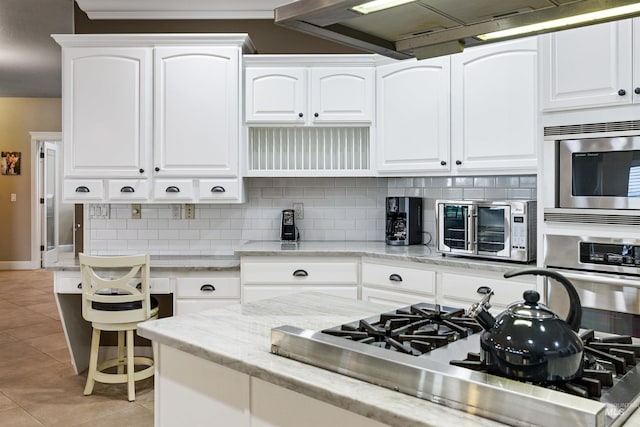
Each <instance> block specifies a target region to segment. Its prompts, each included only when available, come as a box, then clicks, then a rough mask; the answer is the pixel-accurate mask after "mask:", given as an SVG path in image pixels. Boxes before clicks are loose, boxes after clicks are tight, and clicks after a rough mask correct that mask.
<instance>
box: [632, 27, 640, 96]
mask: <svg viewBox="0 0 640 427" xmlns="http://www.w3.org/2000/svg"><path fill="white" fill-rule="evenodd" d="M633 46H634V47H635V48H636V51H637V49H640V18H635V19H634V20H633ZM633 102H634V103H640V55H633Z"/></svg>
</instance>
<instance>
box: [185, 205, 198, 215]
mask: <svg viewBox="0 0 640 427" xmlns="http://www.w3.org/2000/svg"><path fill="white" fill-rule="evenodd" d="M184 218H185V219H196V205H194V204H193V203H185V205H184Z"/></svg>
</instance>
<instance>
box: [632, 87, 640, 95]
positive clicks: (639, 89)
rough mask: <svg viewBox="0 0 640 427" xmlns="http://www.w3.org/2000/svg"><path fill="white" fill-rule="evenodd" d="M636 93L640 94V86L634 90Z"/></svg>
mask: <svg viewBox="0 0 640 427" xmlns="http://www.w3.org/2000/svg"><path fill="white" fill-rule="evenodd" d="M633 92H634V93H635V94H636V95H640V87H637V88H635V89H634V90H633Z"/></svg>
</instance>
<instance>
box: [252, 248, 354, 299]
mask: <svg viewBox="0 0 640 427" xmlns="http://www.w3.org/2000/svg"><path fill="white" fill-rule="evenodd" d="M358 269H359V258H335V257H307V256H300V257H287V256H282V257H280V256H262V257H261V256H250V257H242V259H241V266H240V271H241V276H242V302H244V303H246V302H251V301H257V300H260V299H265V298H272V297H276V296H280V295H286V294H290V293H295V292H305V291H317V292H323V293H328V294H331V295H336V296H341V297H345V298H353V299H357V298H358V283H359V275H358Z"/></svg>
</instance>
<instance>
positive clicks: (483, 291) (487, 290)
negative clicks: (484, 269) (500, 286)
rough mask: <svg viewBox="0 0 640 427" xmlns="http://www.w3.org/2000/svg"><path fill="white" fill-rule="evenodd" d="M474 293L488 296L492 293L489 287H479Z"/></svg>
mask: <svg viewBox="0 0 640 427" xmlns="http://www.w3.org/2000/svg"><path fill="white" fill-rule="evenodd" d="M476 292H477V293H479V294H480V295H488V294H490V293H491V292H493V291H492V289H491V288H490V287H489V286H480V287H479V288H478V290H477V291H476Z"/></svg>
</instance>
